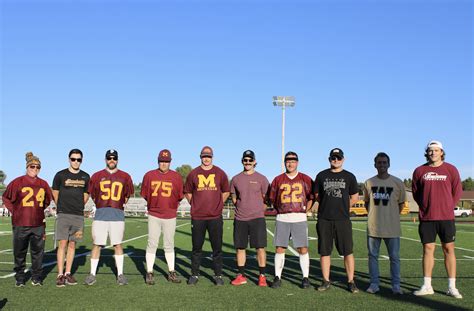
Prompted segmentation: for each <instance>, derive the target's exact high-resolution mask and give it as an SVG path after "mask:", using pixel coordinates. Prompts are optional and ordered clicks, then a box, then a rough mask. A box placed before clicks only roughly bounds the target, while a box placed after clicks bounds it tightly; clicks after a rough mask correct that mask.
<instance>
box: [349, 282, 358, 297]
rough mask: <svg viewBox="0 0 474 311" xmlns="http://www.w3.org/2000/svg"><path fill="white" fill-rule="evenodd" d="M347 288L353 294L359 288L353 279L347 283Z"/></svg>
mask: <svg viewBox="0 0 474 311" xmlns="http://www.w3.org/2000/svg"><path fill="white" fill-rule="evenodd" d="M347 289H348V290H349V291H350V292H351V293H353V294H356V293H358V292H359V289H358V288H357V286H356V284H355V282H354V281H351V282H349V283H347Z"/></svg>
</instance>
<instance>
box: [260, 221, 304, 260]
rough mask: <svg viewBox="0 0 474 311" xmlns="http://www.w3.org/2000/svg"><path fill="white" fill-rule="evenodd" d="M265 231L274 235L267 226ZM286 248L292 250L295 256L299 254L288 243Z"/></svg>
mask: <svg viewBox="0 0 474 311" xmlns="http://www.w3.org/2000/svg"><path fill="white" fill-rule="evenodd" d="M267 232H268V233H269V234H270V235H271V236H272V237H275V235H274V234H273V232H271V231H270V230H269V229H268V228H267ZM288 250H289V251H290V252H292V253H293V255H295V256H299V255H300V254H298V252H297V251H296V250H295V249H294V248H293V247H291V246H290V245H288Z"/></svg>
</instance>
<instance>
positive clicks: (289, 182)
mask: <svg viewBox="0 0 474 311" xmlns="http://www.w3.org/2000/svg"><path fill="white" fill-rule="evenodd" d="M311 186H312V179H311V178H310V177H309V176H307V175H305V174H303V173H298V175H296V177H295V178H293V179H290V178H289V177H288V176H287V175H286V174H285V173H283V174H281V175H278V176H277V177H275V179H273V181H272V185H271V187H270V195H269V199H270V202H271V203H272V204H273V206H274V207H275V209H276V210H277V211H278V214H286V213H305V212H306V204H307V203H308V201H310V200H313V194H312V193H311V189H312V187H311Z"/></svg>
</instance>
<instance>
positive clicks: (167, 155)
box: [158, 149, 171, 162]
mask: <svg viewBox="0 0 474 311" xmlns="http://www.w3.org/2000/svg"><path fill="white" fill-rule="evenodd" d="M158 162H171V152H170V151H169V150H168V149H163V150H161V151H160V153H159V154H158Z"/></svg>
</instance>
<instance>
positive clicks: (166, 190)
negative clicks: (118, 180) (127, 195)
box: [140, 170, 184, 219]
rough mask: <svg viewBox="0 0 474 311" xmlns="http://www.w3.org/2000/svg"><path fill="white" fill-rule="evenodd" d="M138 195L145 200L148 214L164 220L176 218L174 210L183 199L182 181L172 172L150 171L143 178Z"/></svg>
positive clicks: (179, 176)
mask: <svg viewBox="0 0 474 311" xmlns="http://www.w3.org/2000/svg"><path fill="white" fill-rule="evenodd" d="M140 195H141V196H142V197H143V198H144V199H145V200H146V202H147V208H148V213H149V214H150V215H152V216H155V217H158V218H164V219H171V218H176V210H177V209H178V205H179V202H180V201H181V200H182V199H183V197H184V194H183V180H182V178H181V175H179V174H178V173H176V172H175V171H173V170H169V171H168V172H166V173H162V172H161V171H160V170H152V171H149V172H148V173H146V174H145V176H143V182H142V190H141V192H140Z"/></svg>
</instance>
